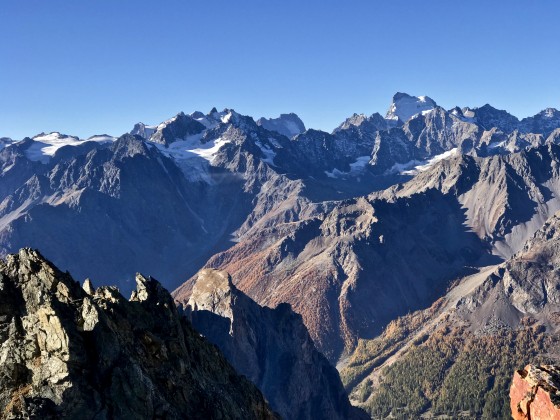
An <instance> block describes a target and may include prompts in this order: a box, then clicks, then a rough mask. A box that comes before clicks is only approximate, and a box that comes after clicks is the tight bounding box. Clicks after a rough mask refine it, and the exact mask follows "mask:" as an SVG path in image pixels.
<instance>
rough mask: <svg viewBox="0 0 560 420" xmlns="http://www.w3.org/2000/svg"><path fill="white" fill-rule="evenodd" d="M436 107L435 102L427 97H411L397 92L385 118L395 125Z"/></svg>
mask: <svg viewBox="0 0 560 420" xmlns="http://www.w3.org/2000/svg"><path fill="white" fill-rule="evenodd" d="M436 106H437V104H436V102H435V101H434V100H433V99H431V98H430V97H428V96H411V95H409V94H407V93H402V92H397V93H396V94H395V95H394V96H393V102H392V103H391V106H390V107H389V110H388V111H387V114H386V115H385V118H386V119H387V120H391V121H394V122H396V123H405V122H407V121H408V120H409V119H410V118H412V117H413V116H415V115H417V114H424V113H426V112H429V111H431V110H432V109H434V108H435V107H436Z"/></svg>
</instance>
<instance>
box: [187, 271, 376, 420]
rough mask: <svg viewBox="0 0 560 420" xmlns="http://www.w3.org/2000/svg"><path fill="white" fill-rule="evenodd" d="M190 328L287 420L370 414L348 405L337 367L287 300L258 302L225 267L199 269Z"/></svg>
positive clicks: (189, 304)
mask: <svg viewBox="0 0 560 420" xmlns="http://www.w3.org/2000/svg"><path fill="white" fill-rule="evenodd" d="M186 310H187V313H188V314H189V316H190V318H191V319H192V323H193V325H194V327H195V328H196V329H197V330H198V331H200V332H201V333H202V334H203V335H204V336H205V337H206V338H208V339H209V340H210V341H211V342H213V343H214V344H216V345H217V346H218V347H219V348H220V350H221V351H222V352H223V353H224V355H225V356H226V358H227V359H228V361H229V362H230V363H231V364H232V365H233V366H234V367H235V369H236V370H237V371H238V372H240V373H242V374H243V375H245V376H247V377H248V378H249V379H250V380H251V381H252V382H253V383H255V384H256V385H257V386H258V387H259V388H260V390H261V391H262V392H263V394H264V395H265V397H266V398H267V399H268V401H269V402H270V405H271V407H272V408H273V409H274V410H275V411H277V412H278V413H280V414H281V415H282V417H283V418H286V419H348V418H368V416H367V415H366V414H365V413H364V412H363V411H362V410H360V409H358V408H355V407H352V406H351V405H350V402H349V401H348V396H347V395H346V392H345V390H344V388H343V386H342V382H341V380H340V377H339V376H338V372H337V371H336V369H335V368H334V367H333V366H331V365H330V364H329V362H328V361H327V359H326V358H325V357H324V356H323V355H322V354H321V353H319V351H317V349H316V348H315V345H314V344H313V341H312V340H311V337H310V336H309V333H308V331H307V329H306V328H305V325H304V324H303V321H302V318H301V316H300V315H298V314H296V313H294V312H293V311H292V310H291V308H290V306H289V305H288V304H281V305H279V306H278V307H277V308H276V309H270V308H267V307H262V306H259V305H258V304H257V303H255V302H254V301H253V300H252V299H251V298H249V297H248V296H247V295H245V294H244V293H243V292H241V291H239V290H238V289H237V288H236V287H235V286H234V285H233V284H232V281H231V277H230V276H229V274H228V273H226V272H224V271H218V270H212V269H205V270H202V271H201V272H199V273H198V275H197V279H196V283H195V284H194V288H193V291H192V295H191V296H190V299H189V300H188V302H187V305H186Z"/></svg>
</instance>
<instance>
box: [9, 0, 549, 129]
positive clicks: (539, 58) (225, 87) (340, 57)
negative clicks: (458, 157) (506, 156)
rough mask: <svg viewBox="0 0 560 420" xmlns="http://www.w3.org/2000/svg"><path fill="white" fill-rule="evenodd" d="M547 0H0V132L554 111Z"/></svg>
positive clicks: (318, 123) (314, 123)
mask: <svg viewBox="0 0 560 420" xmlns="http://www.w3.org/2000/svg"><path fill="white" fill-rule="evenodd" d="M559 16H560V2H558V1H557V0H550V1H549V0H540V1H511V0H509V1H505V0H492V1H488V0H484V1H483V0H473V1H468V2H467V1H461V2H460V1H449V0H426V1H413V0H391V1H384V2H380V1H373V0H369V1H366V0H361V1H359V0H356V1H353V0H348V1H339V0H338V1H334V0H321V1H319V0H308V1H303V0H299V1H294V0H283V1H279V0H278V1H277V0H265V1H263V0H261V1H244V0H240V1H235V2H234V1H222V0H213V1H211V2H206V1H197V2H194V1H185V0H182V1H157V2H156V1H143V0H135V1H131V0H95V1H93V0H89V1H86V0H79V1H68V0H64V1H62V0H48V1H46V0H25V1H22V0H2V4H1V5H0V57H1V58H0V136H10V137H13V138H15V139H19V138H22V137H24V136H27V135H28V136H32V135H35V134H37V133H39V132H41V131H46V132H48V131H61V132H63V133H67V134H75V135H79V136H82V137H88V136H90V135H93V134H98V133H108V134H113V135H118V134H122V133H124V132H125V131H128V130H130V129H131V128H132V125H133V124H134V123H135V122H138V121H143V122H145V123H158V122H160V121H162V120H164V119H167V118H169V117H170V116H172V115H174V114H176V113H177V112H179V111H185V112H192V111H194V110H201V111H208V110H210V109H211V108H212V107H213V106H216V107H217V108H219V109H222V108H225V107H229V108H234V109H235V110H237V111H238V112H240V113H243V114H248V115H252V116H254V117H260V116H266V117H269V116H275V115H277V114H279V113H281V112H291V111H293V112H296V113H298V114H299V115H300V117H301V118H302V119H303V120H304V122H305V123H306V125H307V126H308V127H312V128H318V129H325V130H328V131H330V130H332V129H333V128H334V127H335V126H336V125H338V124H339V123H340V122H341V121H342V120H344V118H346V117H347V116H349V115H351V114H352V113H354V112H357V113H362V112H363V113H367V114H371V113H373V112H376V111H379V112H381V113H384V112H385V111H386V109H387V107H388V106H389V103H390V101H391V97H392V95H393V94H394V93H395V92H397V91H403V92H407V93H410V94H414V95H428V96H430V97H432V98H433V99H434V100H436V102H438V103H439V104H440V105H442V106H445V107H448V108H450V107H452V106H455V105H460V106H480V105H483V104H485V103H491V104H492V105H494V106H495V107H498V108H502V109H507V110H508V111H510V112H512V113H513V114H514V115H517V116H518V117H525V116H528V115H532V114H535V113H536V112H538V111H540V110H541V109H543V108H545V107H548V106H552V107H556V108H560V83H559V80H558V74H559V73H560V42H559V38H560V37H559V35H558V17H559Z"/></svg>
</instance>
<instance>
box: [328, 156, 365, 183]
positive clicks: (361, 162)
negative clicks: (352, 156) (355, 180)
mask: <svg viewBox="0 0 560 420" xmlns="http://www.w3.org/2000/svg"><path fill="white" fill-rule="evenodd" d="M370 159H371V157H370V156H369V155H366V156H359V157H358V158H357V159H356V161H355V162H353V163H351V164H350V171H348V172H344V171H341V170H339V169H336V168H334V169H333V170H332V171H325V175H327V176H328V177H329V178H343V177H347V176H355V175H358V174H360V173H362V172H363V171H364V169H365V168H366V166H367V164H368V163H369V161H370Z"/></svg>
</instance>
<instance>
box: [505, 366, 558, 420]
mask: <svg viewBox="0 0 560 420" xmlns="http://www.w3.org/2000/svg"><path fill="white" fill-rule="evenodd" d="M509 395H510V404H511V415H512V417H513V418H514V420H544V419H549V420H555V419H560V369H559V368H558V367H557V366H550V365H546V366H534V365H527V366H526V367H525V369H521V370H518V371H517V372H515V374H514V376H513V382H512V384H511V388H510V393H509Z"/></svg>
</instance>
